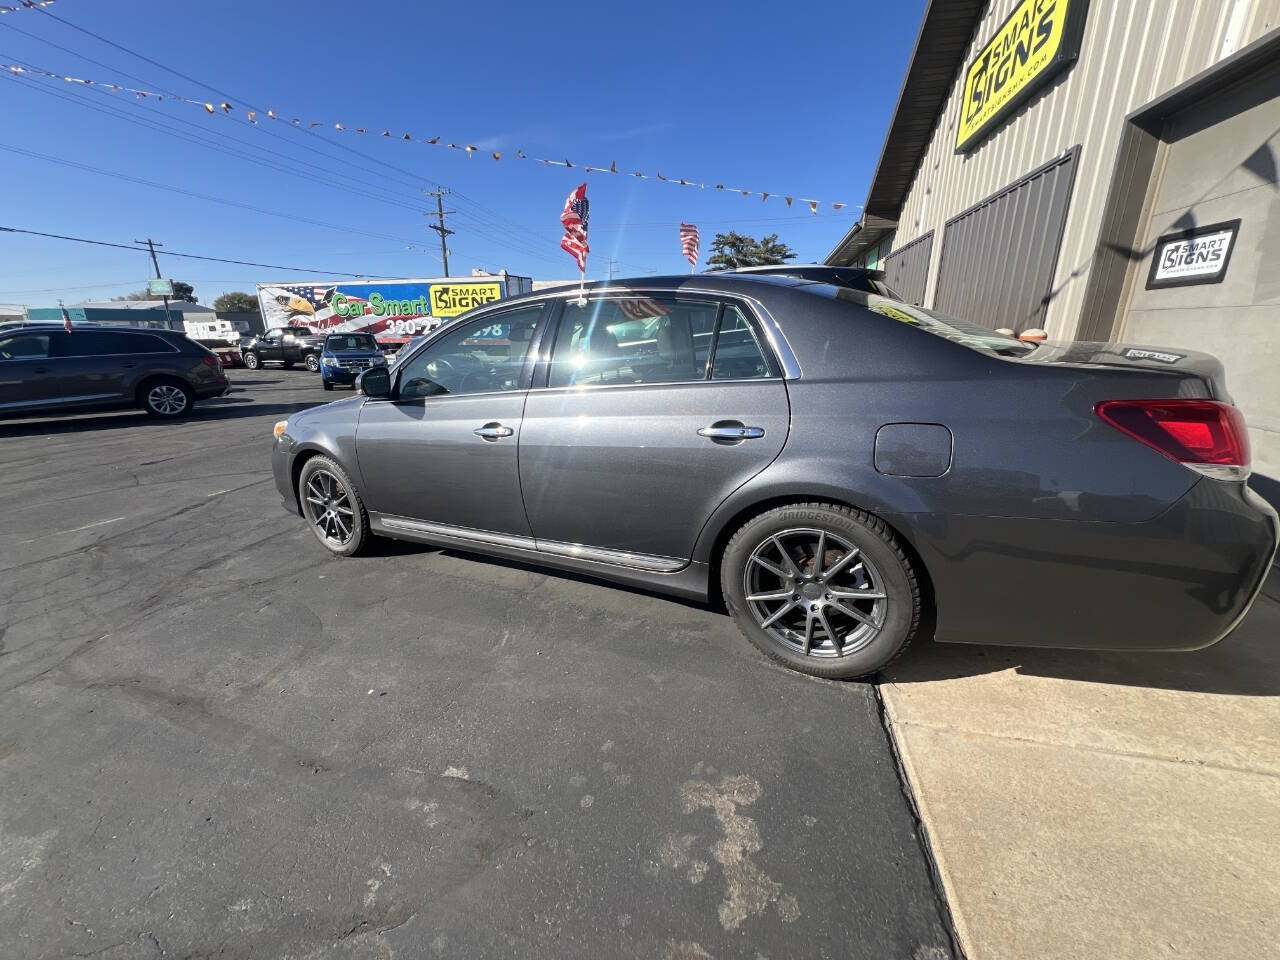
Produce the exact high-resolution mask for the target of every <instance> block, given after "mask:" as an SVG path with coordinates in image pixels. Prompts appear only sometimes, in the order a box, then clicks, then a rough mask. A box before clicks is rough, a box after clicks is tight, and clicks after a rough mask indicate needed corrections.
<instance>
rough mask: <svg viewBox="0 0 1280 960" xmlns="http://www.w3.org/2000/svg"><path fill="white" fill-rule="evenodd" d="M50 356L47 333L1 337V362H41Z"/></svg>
mask: <svg viewBox="0 0 1280 960" xmlns="http://www.w3.org/2000/svg"><path fill="white" fill-rule="evenodd" d="M47 356H49V335H48V334H47V333H20V334H17V335H16V336H9V337H0V360H41V359H43V358H45V357H47Z"/></svg>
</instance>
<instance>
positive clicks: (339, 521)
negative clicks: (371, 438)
mask: <svg viewBox="0 0 1280 960" xmlns="http://www.w3.org/2000/svg"><path fill="white" fill-rule="evenodd" d="M298 502H299V503H300V504H301V505H302V513H303V516H305V517H306V518H307V523H308V524H309V525H310V527H311V532H312V533H314V534H315V535H316V539H317V540H319V541H320V542H321V543H322V544H324V546H325V547H326V549H328V550H330V551H331V552H333V553H336V554H337V555H338V556H340V557H350V556H354V555H355V554H357V553H359V552H361V551H362V550H363V549H364V548H365V547H366V546H368V543H369V540H370V538H371V537H372V534H370V532H369V514H368V512H367V511H366V510H365V508H364V501H363V500H362V499H361V497H360V492H359V491H358V490H356V487H355V484H353V483H352V482H351V478H350V477H349V476H347V472H346V471H345V470H343V469H342V467H341V466H339V465H338V463H337V462H336V461H334V460H331V459H329V458H328V457H313V458H312V459H310V460H308V461H307V462H306V463H305V464H304V465H303V467H302V473H301V475H300V476H299V477H298Z"/></svg>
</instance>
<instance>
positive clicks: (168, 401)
mask: <svg viewBox="0 0 1280 960" xmlns="http://www.w3.org/2000/svg"><path fill="white" fill-rule="evenodd" d="M147 406H149V407H150V408H151V409H152V410H154V411H155V412H156V413H159V414H161V415H163V416H166V417H172V416H176V415H177V414H179V413H182V411H184V410H186V409H187V395H186V394H185V393H183V392H182V388H181V387H176V386H174V385H173V384H171V383H160V384H156V386H154V387H152V388H151V389H150V390H148V391H147Z"/></svg>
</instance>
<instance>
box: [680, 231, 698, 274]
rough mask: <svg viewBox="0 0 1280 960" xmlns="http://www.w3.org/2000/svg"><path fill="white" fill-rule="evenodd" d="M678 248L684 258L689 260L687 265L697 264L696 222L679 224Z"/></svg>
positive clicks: (693, 265) (694, 265)
mask: <svg viewBox="0 0 1280 960" xmlns="http://www.w3.org/2000/svg"><path fill="white" fill-rule="evenodd" d="M680 249H681V250H683V251H684V258H685V259H686V260H688V261H689V266H691V267H696V266H697V265H698V227H697V225H696V224H693V223H682V224H680Z"/></svg>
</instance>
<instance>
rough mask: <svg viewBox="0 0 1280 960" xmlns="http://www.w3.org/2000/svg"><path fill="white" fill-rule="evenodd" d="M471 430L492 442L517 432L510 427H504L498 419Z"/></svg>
mask: <svg viewBox="0 0 1280 960" xmlns="http://www.w3.org/2000/svg"><path fill="white" fill-rule="evenodd" d="M471 432H472V433H474V434H475V435H476V436H477V437H479V438H480V439H482V440H488V441H489V442H490V443H494V442H495V441H497V440H501V439H502V438H503V437H509V436H511V435H512V434H513V433H515V431H514V430H512V429H511V428H510V427H504V426H503V425H502V424H500V423H498V422H497V421H496V420H494V421H492V422H491V423H486V424H485V425H484V426H483V427H476V428H475V429H474V430H472V431H471Z"/></svg>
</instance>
